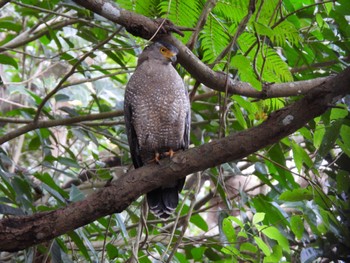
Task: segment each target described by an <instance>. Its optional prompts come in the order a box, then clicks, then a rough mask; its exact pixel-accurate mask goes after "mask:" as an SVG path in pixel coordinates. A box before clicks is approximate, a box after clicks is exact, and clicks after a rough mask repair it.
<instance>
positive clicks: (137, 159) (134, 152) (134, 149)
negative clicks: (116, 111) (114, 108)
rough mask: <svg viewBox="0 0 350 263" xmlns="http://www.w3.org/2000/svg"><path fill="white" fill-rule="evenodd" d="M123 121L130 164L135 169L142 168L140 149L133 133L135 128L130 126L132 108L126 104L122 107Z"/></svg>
mask: <svg viewBox="0 0 350 263" xmlns="http://www.w3.org/2000/svg"><path fill="white" fill-rule="evenodd" d="M124 119H125V128H126V132H127V134H128V141H129V148H130V153H131V158H132V162H133V164H134V166H135V168H139V167H141V166H143V163H142V160H141V155H140V147H139V143H138V140H137V135H136V131H135V127H134V125H133V124H132V108H131V105H130V104H128V103H126V104H125V107H124Z"/></svg>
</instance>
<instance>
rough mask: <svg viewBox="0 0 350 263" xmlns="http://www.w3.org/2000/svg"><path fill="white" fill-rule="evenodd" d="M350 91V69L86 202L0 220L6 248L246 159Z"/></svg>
mask: <svg viewBox="0 0 350 263" xmlns="http://www.w3.org/2000/svg"><path fill="white" fill-rule="evenodd" d="M349 93H350V68H347V69H346V70H345V71H344V72H342V73H340V74H339V75H337V76H335V77H332V78H330V79H329V80H328V81H327V82H325V83H323V84H321V85H319V86H318V87H316V88H314V89H312V90H311V91H310V92H308V93H307V95H306V96H305V97H304V98H302V99H300V100H299V101H297V102H295V103H293V104H291V105H289V106H287V107H285V108H283V109H281V110H279V111H276V112H274V113H273V114H271V115H270V116H269V118H268V119H267V120H266V121H265V122H263V123H262V124H261V125H259V126H257V127H254V128H251V129H248V130H246V131H242V132H238V133H236V134H233V135H231V136H228V137H226V138H223V139H220V140H215V141H213V142H211V143H208V144H204V145H202V146H199V147H196V148H192V149H189V150H187V151H184V152H178V153H176V154H175V156H174V157H173V158H172V159H171V160H170V159H164V160H161V162H160V164H159V165H156V164H153V165H152V164H150V165H147V166H145V167H142V168H140V169H137V170H133V171H130V172H129V173H127V174H125V175H124V176H122V177H121V178H120V179H118V180H117V181H115V182H113V183H112V184H111V185H110V186H107V187H105V188H103V189H101V190H99V191H97V192H96V193H94V194H92V195H91V196H89V197H87V198H86V199H85V200H83V201H80V202H76V203H72V204H68V205H67V207H65V208H61V209H58V210H55V211H50V212H42V213H36V214H34V215H29V216H22V217H17V216H16V217H10V218H5V219H2V220H1V221H0V251H18V250H21V249H24V248H27V247H29V246H32V245H35V244H39V243H42V242H45V241H47V240H50V239H52V238H55V237H57V236H60V235H62V234H64V233H67V232H68V231H71V230H74V229H76V228H78V227H80V226H83V225H85V224H88V223H90V222H93V221H94V220H96V219H98V218H100V217H102V216H106V215H108V214H112V213H118V212H121V211H123V210H124V209H125V208H126V207H127V206H128V205H130V203H131V202H132V201H134V200H135V199H137V198H138V197H139V196H141V195H142V194H144V193H147V192H148V191H150V190H152V189H155V188H157V187H159V186H160V185H162V184H164V183H165V182H166V181H168V180H169V178H171V179H172V180H177V179H180V178H183V177H185V176H186V175H188V174H190V173H193V172H196V171H202V170H205V169H207V168H210V167H213V166H216V165H220V164H222V163H225V162H229V161H233V160H236V159H240V158H243V157H245V156H247V155H249V154H251V153H254V152H255V151H257V150H259V149H261V148H263V147H266V146H268V145H270V144H272V143H275V142H278V141H279V140H280V139H282V138H283V137H285V136H287V135H289V134H291V133H293V132H295V131H296V130H298V129H299V128H301V127H303V126H304V125H305V124H306V123H307V122H308V121H310V120H312V119H313V118H315V117H316V116H319V115H321V114H323V113H324V112H325V111H326V110H327V109H329V107H330V105H332V104H333V103H334V102H335V101H336V100H337V99H339V98H340V97H342V96H344V95H346V94H349Z"/></svg>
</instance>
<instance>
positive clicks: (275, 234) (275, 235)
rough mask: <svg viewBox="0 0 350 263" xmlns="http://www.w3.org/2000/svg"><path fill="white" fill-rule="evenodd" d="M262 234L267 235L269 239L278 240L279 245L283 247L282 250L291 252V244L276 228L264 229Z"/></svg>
mask: <svg viewBox="0 0 350 263" xmlns="http://www.w3.org/2000/svg"><path fill="white" fill-rule="evenodd" d="M261 232H262V233H263V234H264V235H266V236H267V237H268V238H270V239H273V240H276V241H277V243H278V244H279V245H280V246H281V247H282V249H283V250H284V251H286V252H288V253H289V252H290V248H289V242H288V240H287V238H286V237H285V236H284V235H282V234H281V232H280V231H279V230H278V229H277V228H276V227H274V226H269V227H267V228H263V229H262V230H261Z"/></svg>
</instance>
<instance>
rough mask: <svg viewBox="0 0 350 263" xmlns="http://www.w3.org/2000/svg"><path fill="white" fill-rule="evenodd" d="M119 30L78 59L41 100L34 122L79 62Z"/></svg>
mask: <svg viewBox="0 0 350 263" xmlns="http://www.w3.org/2000/svg"><path fill="white" fill-rule="evenodd" d="M120 30H121V29H120V28H119V29H117V30H116V31H114V33H113V34H111V35H110V36H109V37H108V38H106V39H105V40H103V41H101V42H100V43H98V44H97V45H96V46H95V47H93V48H92V49H91V50H90V51H89V52H86V53H85V54H84V55H83V56H82V57H81V58H79V59H78V61H77V62H76V63H75V64H74V65H73V66H72V68H71V69H70V70H69V72H68V73H67V74H66V75H65V76H64V77H63V78H62V79H61V80H60V82H59V83H58V84H57V85H56V87H55V88H54V89H53V90H52V91H51V92H49V93H48V94H47V95H46V97H45V98H44V99H43V100H42V102H41V103H40V105H39V106H38V110H37V113H36V115H35V117H34V122H37V121H38V120H39V116H40V114H41V111H42V109H43V108H44V106H45V104H46V102H48V100H49V99H50V98H51V97H52V96H53V95H55V94H56V93H57V92H58V91H59V90H61V89H62V85H63V83H64V82H65V81H66V80H67V79H68V78H69V77H70V76H71V75H73V73H74V72H75V69H76V68H77V67H78V66H79V65H80V64H81V62H83V61H84V60H85V59H86V58H87V57H88V56H89V55H90V54H92V53H93V52H94V51H95V50H97V49H98V48H100V47H102V46H103V45H104V44H106V43H108V42H109V41H110V40H111V39H112V38H113V37H114V36H115V35H116V34H118V32H119V31H120Z"/></svg>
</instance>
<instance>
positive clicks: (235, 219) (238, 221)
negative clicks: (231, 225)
mask: <svg viewBox="0 0 350 263" xmlns="http://www.w3.org/2000/svg"><path fill="white" fill-rule="evenodd" d="M227 219H229V220H231V221H233V222H235V223H236V224H237V225H239V226H240V227H241V228H243V227H244V225H243V223H242V221H241V220H240V219H239V218H237V217H235V216H229V217H227Z"/></svg>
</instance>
